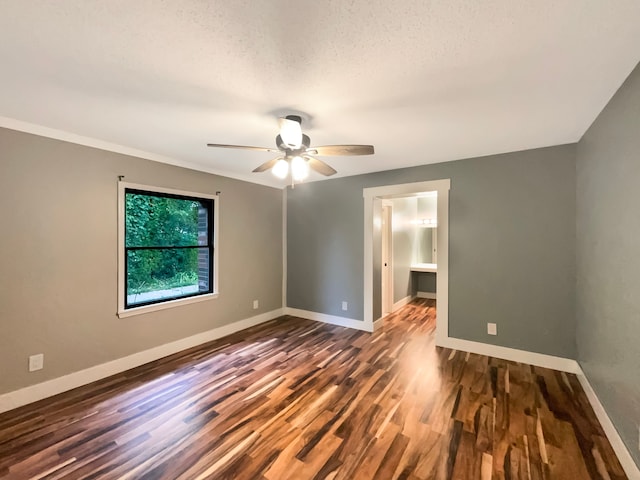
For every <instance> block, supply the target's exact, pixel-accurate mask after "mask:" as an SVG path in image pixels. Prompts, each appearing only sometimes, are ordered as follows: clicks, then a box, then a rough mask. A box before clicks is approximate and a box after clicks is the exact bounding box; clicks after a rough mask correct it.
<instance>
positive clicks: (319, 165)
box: [304, 156, 338, 177]
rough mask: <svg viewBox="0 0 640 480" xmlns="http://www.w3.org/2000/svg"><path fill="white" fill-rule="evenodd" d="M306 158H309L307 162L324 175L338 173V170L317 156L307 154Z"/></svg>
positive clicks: (328, 175)
mask: <svg viewBox="0 0 640 480" xmlns="http://www.w3.org/2000/svg"><path fill="white" fill-rule="evenodd" d="M304 158H306V159H307V164H308V165H309V167H310V168H311V169H313V170H315V171H316V172H318V173H320V174H322V175H324V176H325V177H330V176H331V175H335V174H336V173H338V172H337V170H335V169H334V168H333V167H331V166H329V165H327V164H326V163H324V162H323V161H322V160H318V159H317V158H313V157H307V156H305V157H304Z"/></svg>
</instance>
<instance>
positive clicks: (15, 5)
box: [0, 0, 640, 186]
mask: <svg viewBox="0 0 640 480" xmlns="http://www.w3.org/2000/svg"><path fill="white" fill-rule="evenodd" d="M0 39H1V41H0V65H1V67H0V68H1V74H0V116H1V117H3V118H1V119H0V125H4V126H9V127H11V128H18V129H23V130H28V131H29V130H31V131H38V132H41V133H45V134H49V135H51V136H58V137H62V138H71V137H69V136H66V137H65V134H63V133H60V132H54V131H52V130H50V131H47V130H45V129H43V128H40V127H48V128H49V129H55V130H58V131H61V132H67V133H69V134H75V135H77V136H82V137H86V138H84V139H79V137H77V141H79V142H81V143H92V144H95V145H107V143H108V144H109V145H111V147H110V148H112V149H114V150H117V151H131V152H133V151H134V150H135V151H138V154H139V155H141V156H145V157H147V158H152V159H156V160H160V161H166V162H169V163H175V164H178V165H183V166H188V167H191V168H195V169H199V170H203V171H210V172H215V173H221V174H224V175H229V176H233V177H236V178H244V179H247V180H250V181H254V182H258V183H264V184H269V185H274V186H282V185H283V182H282V181H278V180H276V179H275V178H274V177H273V176H272V175H271V174H270V173H268V172H267V173H262V174H251V173H249V172H250V171H251V170H252V169H253V168H254V167H256V166H257V165H258V164H260V163H262V162H264V161H266V160H268V159H269V158H271V157H272V155H271V154H268V153H260V152H245V151H227V150H221V149H211V148H207V147H206V146H205V144H206V143H207V142H216V143H239V144H246V145H259V146H269V147H270V146H273V145H274V137H275V134H276V133H277V128H278V127H277V122H276V120H275V119H276V117H277V116H279V115H282V114H286V113H289V112H292V111H293V112H298V111H299V112H303V113H304V114H305V116H306V117H307V118H308V119H309V120H308V121H307V122H305V123H304V124H303V130H304V131H305V133H307V134H308V135H309V136H310V137H311V140H312V144H315V145H322V144H334V143H363V144H368V143H370V144H373V145H375V147H376V154H375V155H374V156H370V157H340V158H338V157H331V158H330V157H324V158H323V159H324V160H327V161H328V163H330V164H331V165H333V166H334V167H335V168H336V169H337V170H338V176H344V175H353V174H358V173H364V172H371V171H379V170H388V169H392V168H398V167H403V166H410V165H419V164H426V163H434V162H441V161H447V160H456V159H460V158H465V157H472V156H479V155H486V154H491V153H501V152H508V151H515V150H522V149H527V148H533V147H541V146H548V145H556V144H562V143H569V142H575V141H577V140H578V139H579V138H580V137H581V135H582V134H583V133H584V132H585V130H586V129H587V128H588V127H589V125H590V124H591V122H592V121H593V120H594V119H595V117H596V116H597V115H598V113H599V112H600V111H601V110H602V108H603V107H604V105H605V104H606V103H607V101H608V100H609V99H610V98H611V96H612V95H613V93H614V92H615V91H616V90H617V88H618V87H619V86H620V85H621V83H622V82H623V81H624V79H625V78H626V76H627V75H628V74H629V73H630V72H631V70H632V69H633V68H634V67H635V65H636V64H637V63H638V60H640V1H638V0H615V1H609V0H535V1H532V0H432V1H427V0H393V1H376V0H351V1H348V0H326V1H322V0H273V1H259V0H252V1H247V0H233V1H217V0H216V1H211V0H202V1H196V0H191V1H187V0H181V1H178V0H171V1H161V0H136V1H131V0H92V1H86V0H61V1H56V2H53V1H50V0H0ZM36 126H38V127H36ZM89 139H94V140H96V141H93V140H89ZM98 141H100V142H102V143H100V142H98ZM105 142H107V143H105ZM121 147H125V148H121ZM140 152H143V153H140ZM320 178H321V177H319V176H317V175H315V174H314V176H312V177H311V180H318V179H320Z"/></svg>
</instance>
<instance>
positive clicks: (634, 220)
mask: <svg viewBox="0 0 640 480" xmlns="http://www.w3.org/2000/svg"><path fill="white" fill-rule="evenodd" d="M639 242H640V66H639V67H636V69H635V70H634V72H633V73H632V74H631V76H630V77H629V78H628V79H627V81H626V82H625V83H624V85H623V86H622V87H621V88H620V90H619V91H618V93H616V95H615V96H614V97H613V99H612V100H611V101H610V103H609V104H608V106H607V107H606V108H605V109H604V110H603V112H602V113H601V114H600V116H599V117H598V118H597V119H596V121H595V122H594V123H593V125H592V126H591V128H590V129H589V130H588V131H587V133H586V134H585V135H584V137H583V138H582V140H580V143H579V144H578V154H577V291H576V294H577V312H576V313H577V341H578V360H579V362H580V364H581V366H582V368H583V370H584V372H585V373H586V375H587V377H588V379H589V382H590V383H591V385H592V386H593V388H594V389H595V391H596V393H597V395H598V397H599V398H600V400H601V402H602V403H603V405H604V406H605V408H606V410H607V413H608V414H609V416H610V418H611V420H612V421H613V422H614V423H615V425H616V428H617V429H618V431H619V432H620V435H621V436H622V438H623V440H624V441H625V443H626V444H627V447H628V449H629V452H631V455H632V456H633V457H634V459H635V461H636V463H637V464H638V465H639V466H640V452H638V426H639V425H640V253H639V252H640V248H639Z"/></svg>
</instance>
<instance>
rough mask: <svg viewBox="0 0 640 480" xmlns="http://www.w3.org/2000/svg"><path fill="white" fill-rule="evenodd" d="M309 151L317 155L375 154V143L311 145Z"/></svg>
mask: <svg viewBox="0 0 640 480" xmlns="http://www.w3.org/2000/svg"><path fill="white" fill-rule="evenodd" d="M307 152H309V153H313V154H315V155H320V156H322V155H327V156H333V155H373V153H374V150H373V145H323V146H320V147H310V148H309V149H308V150H307Z"/></svg>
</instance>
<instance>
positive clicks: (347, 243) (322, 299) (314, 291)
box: [287, 145, 576, 358]
mask: <svg viewBox="0 0 640 480" xmlns="http://www.w3.org/2000/svg"><path fill="white" fill-rule="evenodd" d="M575 149H576V147H575V145H565V146H558V147H551V148H543V149H537V150H529V151H524V152H516V153H510V154H504V155H493V156H488V157H482V158H477V159H468V160H460V161H454V162H446V163H440V164H434V165H424V166H420V167H413V168H407V169H400V170H392V171H386V172H379V173H373V174H368V175H358V176H354V177H346V178H337V179H334V180H327V181H323V182H312V183H307V184H302V185H298V186H296V188H295V189H293V190H289V192H288V197H287V209H288V215H287V219H288V220H287V221H288V231H287V240H288V257H287V262H288V272H287V280H288V281H287V284H288V293H287V302H288V304H289V306H291V307H296V308H301V309H305V310H311V311H315V312H321V313H326V314H331V315H343V316H348V317H351V318H355V319H360V320H362V319H363V315H364V314H363V304H362V299H363V296H364V293H363V276H364V273H363V255H364V254H363V248H364V236H363V235H364V234H363V230H364V224H363V222H364V219H363V216H364V201H363V198H362V189H363V188H365V187H374V186H381V185H392V184H398V183H410V182H418V181H427V180H436V179H442V178H450V179H451V192H450V207H449V209H450V240H449V242H450V245H449V249H450V259H449V332H450V335H451V336H453V337H457V338H463V339H468V340H475V341H481V342H486V343H492V344H498V345H504V346H508V347H512V348H518V349H523V350H529V351H532V352H540V353H546V354H551V355H559V356H563V357H569V358H575V354H576V346H575ZM374 248H375V244H374ZM374 275H375V272H374ZM378 277H379V275H378ZM374 297H375V298H377V299H378V301H379V298H380V296H379V294H378V295H377V296H376V290H375V289H374ZM342 300H347V301H348V302H349V309H350V311H349V312H347V315H344V314H345V312H341V311H340V302H341V301H342ZM375 311H376V308H374V312H375ZM377 311H379V308H378V309H377ZM376 318H377V317H376ZM487 322H497V323H498V336H495V337H494V336H489V335H487V333H486V332H487V327H486V324H487Z"/></svg>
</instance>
